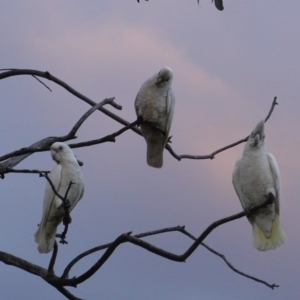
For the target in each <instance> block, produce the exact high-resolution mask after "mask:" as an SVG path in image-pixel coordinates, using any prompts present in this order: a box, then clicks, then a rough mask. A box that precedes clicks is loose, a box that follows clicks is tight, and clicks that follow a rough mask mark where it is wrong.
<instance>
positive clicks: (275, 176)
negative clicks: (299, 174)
mask: <svg viewBox="0 0 300 300" xmlns="http://www.w3.org/2000/svg"><path fill="white" fill-rule="evenodd" d="M264 125H265V122H264V120H262V121H260V122H259V123H258V124H257V125H256V127H255V128H254V130H253V131H252V133H251V134H250V136H249V139H248V141H247V143H246V145H245V148H244V152H243V156H242V158H241V159H240V160H238V161H237V162H236V164H235V167H234V170H233V174H232V182H233V185H234V188H235V191H236V193H237V195H238V197H239V199H240V201H241V204H242V206H243V208H244V209H247V208H251V207H253V206H255V205H258V204H261V203H263V202H265V201H266V200H267V197H268V194H269V193H271V194H273V196H274V199H275V202H274V203H273V204H270V205H268V206H267V207H265V208H261V209H260V210H258V211H257V212H255V213H253V214H251V215H250V216H249V217H248V219H249V221H250V223H251V225H252V229H253V246H254V248H256V249H257V250H260V251H266V250H272V249H275V248H277V247H279V246H281V245H282V244H283V243H284V242H285V240H286V239H287V236H286V234H285V233H284V231H283V229H282V227H281V224H280V221H279V205H280V173H279V167H278V164H277V161H276V159H275V157H274V156H273V155H272V154H270V153H267V151H266V147H265V142H264V139H265V132H264Z"/></svg>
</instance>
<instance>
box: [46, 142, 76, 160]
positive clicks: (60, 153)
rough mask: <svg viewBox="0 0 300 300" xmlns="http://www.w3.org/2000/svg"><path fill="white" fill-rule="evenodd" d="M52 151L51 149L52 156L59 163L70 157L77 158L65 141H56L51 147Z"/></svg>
mask: <svg viewBox="0 0 300 300" xmlns="http://www.w3.org/2000/svg"><path fill="white" fill-rule="evenodd" d="M50 151H51V156H52V158H53V160H55V161H56V162H57V163H60V162H62V161H63V160H66V159H69V158H70V159H73V158H75V155H74V153H73V151H72V150H71V148H70V147H69V146H68V145H67V144H65V143H59V142H56V143H54V144H52V145H51V147H50Z"/></svg>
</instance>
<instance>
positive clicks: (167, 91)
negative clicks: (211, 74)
mask: <svg viewBox="0 0 300 300" xmlns="http://www.w3.org/2000/svg"><path fill="white" fill-rule="evenodd" d="M172 79H173V71H172V69H170V68H168V67H164V68H162V69H161V70H160V71H159V72H158V73H156V74H155V75H153V76H152V77H150V78H149V79H148V80H146V81H145V82H144V83H143V85H142V86H141V88H140V90H139V92H138V94H137V96H136V99H135V105H134V106H135V111H136V114H137V116H138V118H140V119H141V131H142V134H143V136H144V138H145V140H146V143H147V163H148V165H149V166H151V167H154V168H161V167H162V165H163V151H164V148H165V145H166V143H167V141H168V137H169V132H170V128H171V123H172V119H173V114H174V106H175V94H174V92H173V90H172V86H171V85H172ZM149 125H150V126H149Z"/></svg>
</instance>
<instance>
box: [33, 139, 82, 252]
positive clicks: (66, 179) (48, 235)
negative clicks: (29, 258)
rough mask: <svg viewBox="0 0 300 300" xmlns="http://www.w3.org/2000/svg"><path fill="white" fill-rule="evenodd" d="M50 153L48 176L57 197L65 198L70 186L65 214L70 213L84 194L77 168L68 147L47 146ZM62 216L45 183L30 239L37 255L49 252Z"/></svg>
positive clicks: (54, 197) (74, 158)
mask: <svg viewBox="0 0 300 300" xmlns="http://www.w3.org/2000/svg"><path fill="white" fill-rule="evenodd" d="M50 151H51V155H52V158H53V160H55V161H56V162H57V165H56V166H55V167H54V168H53V170H52V171H51V172H50V174H49V175H48V176H49V179H50V180H51V182H52V183H53V185H54V187H55V190H56V191H57V193H58V194H59V195H60V196H62V197H65V194H66V191H67V189H68V187H69V184H70V182H72V185H71V188H70V190H69V192H68V195H67V199H68V200H69V205H70V208H69V211H70V212H71V210H72V209H73V208H74V207H75V205H76V204H77V202H78V201H79V200H80V199H81V198H82V196H83V192H84V185H83V180H82V173H81V170H80V166H79V165H78V162H77V159H76V157H75V155H74V153H73V151H72V150H71V148H70V147H69V146H68V145H66V144H64V143H58V142H57V143H54V144H52V145H51V147H50ZM64 215H65V210H64V207H63V201H62V200H61V199H60V198H59V197H57V196H56V195H55V194H54V191H53V189H52V187H51V185H50V184H49V182H48V181H47V183H46V189H45V194H44V205H43V216H42V220H41V223H40V225H39V228H38V230H37V232H36V233H35V235H34V236H35V242H36V243H38V251H39V252H40V253H48V252H50V251H51V250H52V249H53V246H54V241H55V236H56V229H57V227H58V225H59V224H60V223H61V222H62V220H63V217H64Z"/></svg>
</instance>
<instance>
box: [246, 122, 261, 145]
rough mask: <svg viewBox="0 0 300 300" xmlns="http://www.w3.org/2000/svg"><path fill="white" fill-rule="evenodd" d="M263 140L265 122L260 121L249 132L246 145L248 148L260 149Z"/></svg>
mask: <svg viewBox="0 0 300 300" xmlns="http://www.w3.org/2000/svg"><path fill="white" fill-rule="evenodd" d="M264 140H265V121H264V120H261V121H260V122H259V123H258V124H257V125H256V126H255V128H254V129H253V131H252V132H251V134H250V136H249V139H248V144H249V146H250V147H252V148H254V147H258V148H259V147H261V146H262V145H263V144H264Z"/></svg>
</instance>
